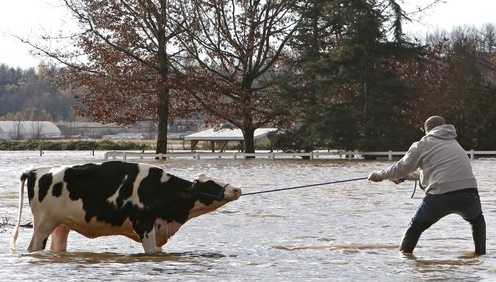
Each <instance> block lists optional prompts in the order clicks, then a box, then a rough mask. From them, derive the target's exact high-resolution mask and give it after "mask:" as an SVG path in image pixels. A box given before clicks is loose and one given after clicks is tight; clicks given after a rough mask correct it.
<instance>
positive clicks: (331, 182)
mask: <svg viewBox="0 0 496 282" xmlns="http://www.w3.org/2000/svg"><path fill="white" fill-rule="evenodd" d="M364 179H367V177H358V178H351V179H345V180H337V181H329V182H322V183H315V184H307V185H301V186H293V187H286V188H279V189H271V190H264V191H257V192H250V193H243V196H247V195H257V194H265V193H272V192H279V191H285V190H293V189H301V188H307V187H313V186H322V185H330V184H337V183H343V182H351V181H358V180H364Z"/></svg>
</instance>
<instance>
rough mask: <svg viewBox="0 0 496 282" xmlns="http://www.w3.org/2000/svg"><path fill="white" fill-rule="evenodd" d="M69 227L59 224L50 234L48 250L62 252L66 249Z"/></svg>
mask: <svg viewBox="0 0 496 282" xmlns="http://www.w3.org/2000/svg"><path fill="white" fill-rule="evenodd" d="M69 231H71V230H70V229H69V228H67V227H66V226H65V225H63V224H60V225H59V226H57V227H56V228H55V229H54V230H53V231H52V234H51V235H50V251H55V252H64V251H66V250H67V237H68V236H69Z"/></svg>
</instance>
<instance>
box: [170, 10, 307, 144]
mask: <svg viewBox="0 0 496 282" xmlns="http://www.w3.org/2000/svg"><path fill="white" fill-rule="evenodd" d="M303 2H304V1H296V0H255V1H253V0H250V1H246V0H231V1H226V0H215V1H212V0H187V1H183V8H182V9H183V12H184V13H188V14H189V15H190V16H191V17H193V18H194V19H192V20H191V21H189V22H187V23H185V25H184V29H185V30H187V31H188V32H187V33H185V34H182V35H181V36H180V38H181V43H182V47H183V48H184V49H185V50H187V53H186V55H185V56H186V60H185V61H186V62H189V63H190V64H189V65H187V66H183V67H184V70H185V72H186V74H187V76H185V77H184V78H183V80H182V81H183V82H184V84H185V88H186V89H187V90H188V91H189V92H190V93H191V94H193V96H194V97H195V98H196V100H197V102H198V104H200V105H201V106H202V108H203V109H204V110H206V111H207V112H208V113H209V114H210V115H211V116H214V117H216V118H217V119H220V120H224V121H228V122H230V123H231V124H233V125H235V126H236V127H238V128H240V129H241V130H242V132H243V136H244V146H245V148H244V149H245V152H254V150H255V147H254V132H255V129H257V128H260V127H263V126H267V125H271V123H273V122H274V120H277V115H278V114H281V113H282V112H280V111H275V109H283V108H284V107H282V106H281V105H279V104H278V102H279V100H278V99H277V98H275V96H274V95H273V94H274V93H275V92H276V90H275V89H274V88H273V86H274V85H273V83H271V80H272V79H273V78H274V77H275V76H277V73H278V72H279V67H280V66H281V62H282V61H283V60H284V59H285V58H287V57H288V54H289V50H288V49H287V43H288V41H289V40H290V38H291V37H292V35H293V33H294V32H295V30H296V27H297V25H298V22H299V15H298V13H296V10H295V9H296V8H297V4H302V5H303V4H304V3H303ZM192 60H194V61H195V62H196V63H194V64H191V61H192ZM285 109H286V110H290V109H288V108H287V107H286V108H285Z"/></svg>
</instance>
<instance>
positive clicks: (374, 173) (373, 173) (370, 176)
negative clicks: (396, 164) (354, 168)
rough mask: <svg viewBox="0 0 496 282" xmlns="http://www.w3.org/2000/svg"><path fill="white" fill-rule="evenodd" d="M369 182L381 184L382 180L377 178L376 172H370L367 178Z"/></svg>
mask: <svg viewBox="0 0 496 282" xmlns="http://www.w3.org/2000/svg"><path fill="white" fill-rule="evenodd" d="M368 179H369V180H370V181H373V182H381V181H382V180H384V179H382V177H380V176H379V174H378V173H377V172H372V173H371V174H370V175H369V178H368Z"/></svg>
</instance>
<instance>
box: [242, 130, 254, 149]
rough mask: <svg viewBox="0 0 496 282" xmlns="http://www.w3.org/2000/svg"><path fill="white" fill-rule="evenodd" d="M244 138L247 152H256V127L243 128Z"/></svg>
mask: <svg viewBox="0 0 496 282" xmlns="http://www.w3.org/2000/svg"><path fill="white" fill-rule="evenodd" d="M243 139H244V144H245V146H244V147H245V148H244V149H245V153H255V129H254V128H249V129H246V128H245V129H244V130H243Z"/></svg>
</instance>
